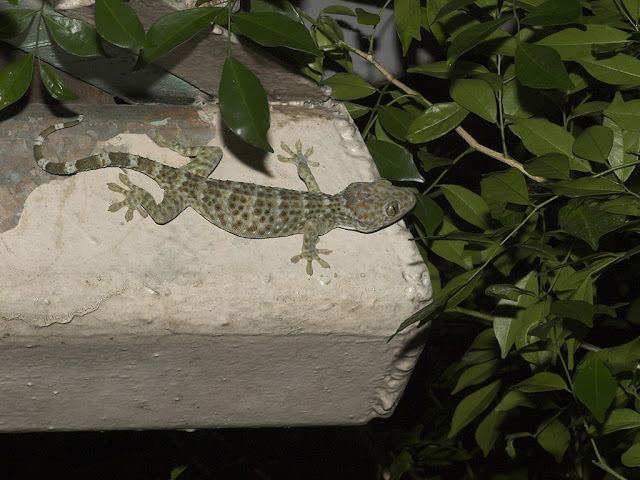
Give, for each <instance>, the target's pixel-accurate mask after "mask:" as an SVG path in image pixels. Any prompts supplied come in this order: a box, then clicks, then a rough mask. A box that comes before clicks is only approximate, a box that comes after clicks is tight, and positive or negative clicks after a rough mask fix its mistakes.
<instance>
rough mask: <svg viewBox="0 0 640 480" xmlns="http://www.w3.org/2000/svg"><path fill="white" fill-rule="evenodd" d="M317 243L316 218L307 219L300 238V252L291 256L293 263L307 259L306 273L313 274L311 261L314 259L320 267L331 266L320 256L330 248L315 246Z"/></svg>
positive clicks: (327, 252)
mask: <svg viewBox="0 0 640 480" xmlns="http://www.w3.org/2000/svg"><path fill="white" fill-rule="evenodd" d="M317 243H318V225H317V221H316V220H313V219H312V220H309V221H308V222H307V223H306V225H305V226H304V237H303V240H302V252H301V253H300V255H295V256H294V257H291V261H292V262H293V263H298V262H299V261H300V260H306V261H307V274H309V275H313V261H314V260H315V261H316V262H318V263H319V264H320V266H321V267H322V268H331V267H330V265H329V264H328V263H327V262H326V261H325V260H323V259H322V258H320V255H329V254H330V253H331V250H325V249H319V248H316V244H317Z"/></svg>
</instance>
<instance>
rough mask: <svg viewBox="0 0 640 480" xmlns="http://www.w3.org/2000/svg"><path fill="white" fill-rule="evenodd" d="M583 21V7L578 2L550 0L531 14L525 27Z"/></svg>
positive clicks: (525, 18)
mask: <svg viewBox="0 0 640 480" xmlns="http://www.w3.org/2000/svg"><path fill="white" fill-rule="evenodd" d="M581 20H582V6H581V5H580V3H578V2H577V1H576V0H548V1H546V2H544V3H543V4H541V5H538V6H537V7H536V8H534V9H533V10H531V11H530V12H529V15H527V16H525V17H524V18H523V19H522V20H520V22H521V23H523V24H524V25H536V26H538V25H566V24H567V23H579V22H580V21H581Z"/></svg>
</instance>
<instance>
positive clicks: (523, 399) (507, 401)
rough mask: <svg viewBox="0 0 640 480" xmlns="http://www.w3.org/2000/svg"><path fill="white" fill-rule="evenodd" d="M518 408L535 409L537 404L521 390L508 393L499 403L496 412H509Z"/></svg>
mask: <svg viewBox="0 0 640 480" xmlns="http://www.w3.org/2000/svg"><path fill="white" fill-rule="evenodd" d="M516 407H529V408H535V404H534V403H533V402H532V401H531V400H530V399H529V397H528V396H527V395H526V394H525V393H524V392H521V391H519V390H510V391H508V392H507V393H506V394H505V396H504V397H502V400H500V402H498V405H496V406H495V408H494V410H495V411H496V412H507V411H509V410H512V409H514V408H516Z"/></svg>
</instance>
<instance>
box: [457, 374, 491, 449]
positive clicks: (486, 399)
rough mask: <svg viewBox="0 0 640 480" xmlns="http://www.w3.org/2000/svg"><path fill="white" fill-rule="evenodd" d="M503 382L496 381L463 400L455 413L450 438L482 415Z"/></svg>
mask: <svg viewBox="0 0 640 480" xmlns="http://www.w3.org/2000/svg"><path fill="white" fill-rule="evenodd" d="M501 386H502V382H501V381H500V380H496V381H495V382H492V383H490V384H489V385H487V386H485V387H483V388H481V389H479V390H477V391H475V392H473V393H472V394H471V395H469V396H467V397H466V398H463V399H462V401H461V402H460V403H459V404H458V406H457V407H456V409H455V411H454V412H453V418H452V420H451V430H450V431H449V435H448V438H453V437H455V436H456V434H457V433H458V432H459V431H460V430H462V429H463V428H464V427H466V426H467V425H468V424H469V423H471V422H472V421H473V419H475V418H476V417H477V416H478V415H480V414H481V413H482V412H483V411H484V410H486V408H487V407H488V406H489V405H490V404H491V402H492V401H493V399H494V398H495V397H496V395H497V394H498V392H499V391H500V387H501Z"/></svg>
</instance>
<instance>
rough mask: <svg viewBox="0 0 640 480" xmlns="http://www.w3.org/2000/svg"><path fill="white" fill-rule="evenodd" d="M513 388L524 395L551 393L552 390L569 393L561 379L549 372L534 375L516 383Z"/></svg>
mask: <svg viewBox="0 0 640 480" xmlns="http://www.w3.org/2000/svg"><path fill="white" fill-rule="evenodd" d="M513 388H515V389H517V390H519V391H521V392H524V393H534V392H551V391H554V390H566V391H569V389H568V387H567V383H566V382H565V381H564V380H563V379H562V377H561V376H560V375H558V374H556V373H551V372H540V373H536V374H535V375H534V376H532V377H530V378H527V379H526V380H523V381H522V382H520V383H516V384H515V385H514V386H513Z"/></svg>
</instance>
